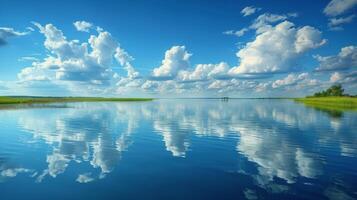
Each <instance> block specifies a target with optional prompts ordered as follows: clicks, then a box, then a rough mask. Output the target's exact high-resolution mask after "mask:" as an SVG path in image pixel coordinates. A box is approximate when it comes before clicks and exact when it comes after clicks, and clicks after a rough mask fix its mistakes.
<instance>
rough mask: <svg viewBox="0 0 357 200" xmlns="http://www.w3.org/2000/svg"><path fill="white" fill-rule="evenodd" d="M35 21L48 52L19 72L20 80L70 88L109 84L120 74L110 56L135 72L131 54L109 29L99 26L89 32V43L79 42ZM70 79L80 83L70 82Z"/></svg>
mask: <svg viewBox="0 0 357 200" xmlns="http://www.w3.org/2000/svg"><path fill="white" fill-rule="evenodd" d="M34 24H35V26H36V27H38V28H39V30H40V32H41V33H42V34H43V35H44V36H45V42H44V46H45V48H46V49H48V50H49V51H50V53H51V54H50V55H48V56H47V57H46V58H44V59H43V60H42V61H36V62H33V63H32V66H30V67H26V68H24V69H22V71H21V72H20V73H19V74H18V78H19V80H20V81H21V82H26V81H43V80H48V81H51V82H53V83H56V84H65V85H67V87H68V89H69V90H76V89H78V88H79V87H81V90H82V89H86V90H96V89H95V87H99V86H104V85H111V84H112V82H114V81H115V80H116V79H118V78H119V75H118V74H117V73H115V72H114V71H113V69H112V66H113V58H115V60H116V61H117V62H118V63H119V64H121V65H122V66H123V67H124V69H125V70H127V71H128V77H129V78H135V77H137V76H138V73H137V72H136V71H135V70H134V68H133V66H132V65H131V64H130V61H131V59H132V58H131V56H130V55H129V54H128V53H127V52H125V50H124V49H122V48H121V47H120V45H119V43H118V42H116V40H115V39H114V38H113V37H112V35H111V34H110V33H109V32H107V31H104V30H102V31H100V32H98V33H97V35H91V36H90V37H89V39H88V43H87V42H83V43H80V42H79V41H78V40H68V39H67V38H66V37H65V36H64V34H63V32H62V31H61V30H59V29H58V28H57V27H55V26H54V25H52V24H47V25H45V26H42V25H40V24H38V23H34ZM71 81H76V82H80V83H81V84H72V83H71ZM102 92H105V90H102Z"/></svg>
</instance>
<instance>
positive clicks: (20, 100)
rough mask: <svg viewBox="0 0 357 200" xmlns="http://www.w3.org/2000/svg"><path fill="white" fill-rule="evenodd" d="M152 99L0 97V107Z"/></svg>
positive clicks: (149, 99)
mask: <svg viewBox="0 0 357 200" xmlns="http://www.w3.org/2000/svg"><path fill="white" fill-rule="evenodd" d="M152 100H154V99H153V98H112V97H40V96H37V97H32V96H0V105H13V104H33V103H62V102H130V101H152Z"/></svg>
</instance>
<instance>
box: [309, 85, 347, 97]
mask: <svg viewBox="0 0 357 200" xmlns="http://www.w3.org/2000/svg"><path fill="white" fill-rule="evenodd" d="M344 91H345V90H344V89H343V88H342V86H341V85H333V86H331V87H330V88H328V89H327V90H323V91H321V92H316V93H315V94H314V95H313V97H332V96H333V97H342V96H349V95H348V94H344Z"/></svg>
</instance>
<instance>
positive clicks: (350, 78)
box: [330, 71, 357, 87]
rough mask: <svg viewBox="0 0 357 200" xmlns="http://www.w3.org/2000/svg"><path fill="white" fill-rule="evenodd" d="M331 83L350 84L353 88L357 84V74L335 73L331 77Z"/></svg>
mask: <svg viewBox="0 0 357 200" xmlns="http://www.w3.org/2000/svg"><path fill="white" fill-rule="evenodd" d="M330 82H331V83H341V84H342V83H348V84H349V85H348V86H352V87H353V85H355V84H357V72H356V71H353V72H347V73H341V72H334V73H332V74H331V76H330Z"/></svg>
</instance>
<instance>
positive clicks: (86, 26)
mask: <svg viewBox="0 0 357 200" xmlns="http://www.w3.org/2000/svg"><path fill="white" fill-rule="evenodd" d="M73 25H74V27H76V29H77V31H82V32H89V30H90V29H91V28H92V27H93V24H92V23H89V22H86V21H76V22H74V23H73Z"/></svg>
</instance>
